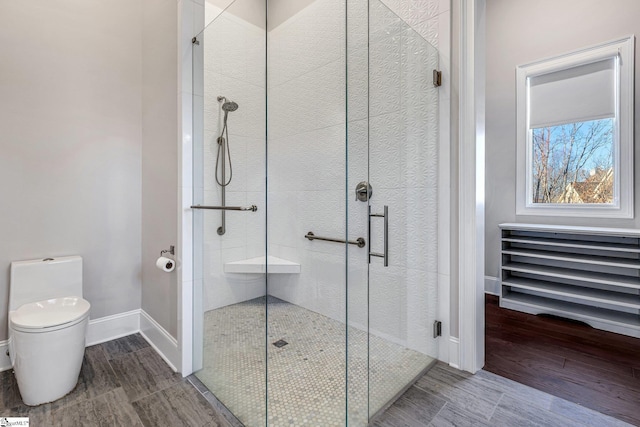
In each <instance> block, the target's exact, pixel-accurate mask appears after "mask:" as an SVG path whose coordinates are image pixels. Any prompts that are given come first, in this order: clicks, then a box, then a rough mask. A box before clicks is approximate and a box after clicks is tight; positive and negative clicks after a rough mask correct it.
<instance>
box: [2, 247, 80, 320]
mask: <svg viewBox="0 0 640 427" xmlns="http://www.w3.org/2000/svg"><path fill="white" fill-rule="evenodd" d="M65 296H78V297H81V296H82V257H79V256H68V257H60V258H46V259H44V260H43V259H36V260H29V261H14V262H12V263H11V282H10V285H9V311H12V310H15V309H17V308H18V307H20V306H21V305H23V304H27V303H30V302H36V301H42V300H47V299H52V298H58V297H65Z"/></svg>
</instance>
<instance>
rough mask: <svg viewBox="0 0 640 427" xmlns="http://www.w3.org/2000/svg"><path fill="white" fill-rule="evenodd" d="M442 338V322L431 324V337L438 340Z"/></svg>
mask: <svg viewBox="0 0 640 427" xmlns="http://www.w3.org/2000/svg"><path fill="white" fill-rule="evenodd" d="M441 336H442V322H441V321H439V320H436V321H435V322H433V337H434V338H438V337H441Z"/></svg>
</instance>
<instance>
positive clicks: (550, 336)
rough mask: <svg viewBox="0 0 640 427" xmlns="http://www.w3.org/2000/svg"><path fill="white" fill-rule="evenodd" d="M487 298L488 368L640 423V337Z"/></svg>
mask: <svg viewBox="0 0 640 427" xmlns="http://www.w3.org/2000/svg"><path fill="white" fill-rule="evenodd" d="M485 302H486V304H485V306H486V335H485V337H486V362H485V366H484V369H485V370H487V371H489V372H493V373H495V374H498V375H500V376H503V377H506V378H510V379H512V380H514V381H517V382H519V383H522V384H526V385H528V386H531V387H533V388H536V389H538V390H541V391H544V392H547V393H549V394H552V395H554V396H558V397H561V398H564V399H566V400H569V401H571V402H575V403H578V404H580V405H582V406H585V407H587V408H591V409H594V410H596V411H598V412H601V413H604V414H607V415H610V416H612V417H615V418H618V419H620V420H624V421H626V422H628V423H631V424H634V425H639V426H640V339H637V338H632V337H627V336H624V335H619V334H614V333H611V332H606V331H601V330H598V329H593V328H591V327H589V326H587V325H584V324H582V323H579V322H573V321H569V320H564V319H558V318H552V317H547V316H534V315H530V314H526V313H520V312H517V311H513V310H507V309H502V308H500V307H499V303H498V297H495V296H492V295H487V296H486V300H485Z"/></svg>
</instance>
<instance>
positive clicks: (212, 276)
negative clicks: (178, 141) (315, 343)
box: [195, 0, 266, 311]
mask: <svg viewBox="0 0 640 427" xmlns="http://www.w3.org/2000/svg"><path fill="white" fill-rule="evenodd" d="M240 1H243V0H240ZM204 5H205V23H209V25H208V27H207V28H206V29H205V31H204V33H203V35H201V36H200V37H199V39H200V40H201V43H202V44H201V49H202V54H203V59H202V60H203V63H202V67H203V69H204V78H203V82H200V83H199V82H197V81H196V84H195V87H202V88H203V95H204V97H203V101H202V102H203V105H202V111H203V114H202V120H203V123H202V127H203V128H204V135H203V141H204V146H203V147H202V153H203V156H202V159H201V160H202V164H201V168H200V169H201V171H202V174H203V175H202V176H201V177H197V178H196V179H195V182H202V183H203V184H202V185H203V188H202V190H203V198H202V199H203V200H202V202H203V204H205V205H220V204H221V188H220V186H219V185H218V184H217V183H216V180H215V173H216V172H215V167H216V158H217V154H218V143H217V140H218V136H219V135H220V132H221V130H222V120H223V116H224V114H223V112H222V110H221V106H222V103H221V102H218V100H217V98H218V96H225V97H226V98H227V99H228V100H229V101H234V102H236V103H237V104H238V105H239V108H238V109H237V110H236V111H234V112H230V113H229V116H228V121H227V123H228V132H229V151H230V153H231V164H232V167H233V175H232V179H231V182H230V183H229V185H228V186H227V187H226V205H227V206H247V205H256V206H258V212H256V213H252V212H233V211H231V212H227V213H226V233H225V234H224V235H222V236H219V235H218V234H217V229H218V227H219V226H220V225H221V215H220V212H219V211H207V212H206V213H204V214H203V213H200V215H201V218H202V221H203V224H202V227H203V242H202V243H203V254H202V256H203V263H202V265H203V285H204V286H203V289H204V307H203V308H204V310H205V311H207V310H212V309H215V308H218V307H223V306H226V305H229V304H234V303H237V302H241V301H246V300H249V299H252V298H256V297H259V296H263V295H264V294H265V280H264V278H263V277H262V276H258V275H249V274H225V273H224V272H223V265H224V263H225V262H229V261H238V260H242V259H247V258H253V257H257V256H260V255H264V252H265V225H264V218H265V215H264V212H265V209H266V206H265V202H264V200H265V193H264V188H265V180H264V176H265V120H264V117H265V79H266V77H265V76H266V74H265V37H264V28H260V27H258V26H255V25H253V24H251V23H248V22H246V21H245V20H242V19H241V18H239V17H237V16H236V15H234V14H233V12H234V6H231V7H230V8H229V10H227V12H225V13H221V12H222V10H221V9H220V8H218V7H216V6H214V5H212V4H210V3H208V2H205V4H204ZM197 110H198V108H196V111H197ZM198 127H199V126H196V128H198ZM228 164H229V162H228V161H227V179H228V177H229V173H228ZM220 167H221V165H220Z"/></svg>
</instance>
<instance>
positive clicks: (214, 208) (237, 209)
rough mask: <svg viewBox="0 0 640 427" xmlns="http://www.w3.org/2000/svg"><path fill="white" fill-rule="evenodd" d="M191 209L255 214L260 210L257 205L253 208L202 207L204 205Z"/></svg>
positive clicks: (194, 206)
mask: <svg viewBox="0 0 640 427" xmlns="http://www.w3.org/2000/svg"><path fill="white" fill-rule="evenodd" d="M191 209H211V210H215V211H251V212H255V211H257V210H258V207H257V206H256V205H251V206H202V205H193V206H191Z"/></svg>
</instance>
